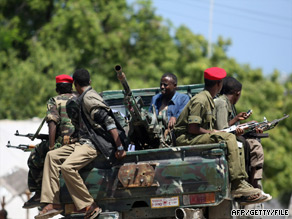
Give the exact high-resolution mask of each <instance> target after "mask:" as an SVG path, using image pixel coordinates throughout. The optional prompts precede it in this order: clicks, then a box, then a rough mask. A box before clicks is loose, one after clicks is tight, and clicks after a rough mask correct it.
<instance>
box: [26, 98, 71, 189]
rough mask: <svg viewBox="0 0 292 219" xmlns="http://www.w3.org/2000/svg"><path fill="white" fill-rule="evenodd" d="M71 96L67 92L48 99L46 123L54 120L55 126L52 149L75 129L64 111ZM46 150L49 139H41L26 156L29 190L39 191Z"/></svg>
mask: <svg viewBox="0 0 292 219" xmlns="http://www.w3.org/2000/svg"><path fill="white" fill-rule="evenodd" d="M73 97H74V95H73V94H71V93H67V94H61V95H58V96H56V97H53V98H50V99H49V100H48V103H47V108H48V110H47V116H46V121H47V123H49V122H51V121H54V122H55V123H56V128H57V130H56V140H55V147H54V149H56V148H59V147H61V146H62V145H63V143H64V141H63V139H64V137H65V138H66V139H67V138H68V137H70V136H72V134H73V133H74V131H75V128H74V126H73V125H72V123H71V120H70V118H69V117H68V115H67V112H66V103H67V101H68V100H70V99H72V98H73ZM48 151H49V141H43V142H41V143H40V144H38V145H36V147H35V148H34V149H33V150H32V152H31V154H30V156H29V158H28V161H27V164H28V167H29V172H28V188H29V190H30V191H31V192H40V191H41V187H42V177H43V167H44V161H45V158H46V154H47V152H48Z"/></svg>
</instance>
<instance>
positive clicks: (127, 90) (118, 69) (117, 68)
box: [115, 65, 132, 96]
mask: <svg viewBox="0 0 292 219" xmlns="http://www.w3.org/2000/svg"><path fill="white" fill-rule="evenodd" d="M115 71H116V72H117V77H118V79H119V81H120V82H121V84H122V85H123V88H124V90H125V95H126V96H130V95H132V91H131V89H130V86H129V84H128V82H127V78H126V75H125V73H124V72H123V71H122V66H120V65H116V66H115Z"/></svg>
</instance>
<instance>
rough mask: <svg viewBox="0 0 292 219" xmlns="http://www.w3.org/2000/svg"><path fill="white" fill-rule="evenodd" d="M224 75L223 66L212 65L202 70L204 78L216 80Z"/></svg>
mask: <svg viewBox="0 0 292 219" xmlns="http://www.w3.org/2000/svg"><path fill="white" fill-rule="evenodd" d="M225 77H226V71H225V70H224V69H223V68H218V67H212V68H207V69H206V70H205V71H204V78H206V79H208V80H211V81H218V80H221V79H223V78H225Z"/></svg>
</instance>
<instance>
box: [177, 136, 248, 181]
mask: <svg viewBox="0 0 292 219" xmlns="http://www.w3.org/2000/svg"><path fill="white" fill-rule="evenodd" d="M219 142H225V143H226V145H227V162H228V169H229V175H230V180H231V181H233V180H237V179H247V177H248V176H247V173H246V171H245V164H244V151H243V148H239V147H238V144H237V141H236V137H235V135H233V134H230V133H227V132H216V133H208V134H202V135H192V134H182V135H180V136H178V137H177V138H176V145H178V146H183V145H196V144H209V143H219Z"/></svg>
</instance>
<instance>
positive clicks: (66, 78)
mask: <svg viewBox="0 0 292 219" xmlns="http://www.w3.org/2000/svg"><path fill="white" fill-rule="evenodd" d="M56 83H57V84H58V83H71V84H72V83H73V78H72V77H71V76H69V75H58V76H56Z"/></svg>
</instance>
